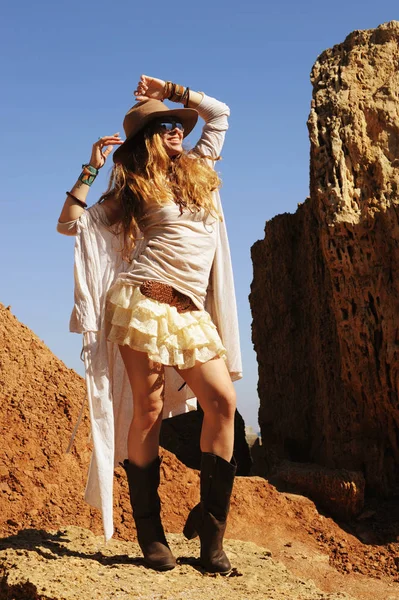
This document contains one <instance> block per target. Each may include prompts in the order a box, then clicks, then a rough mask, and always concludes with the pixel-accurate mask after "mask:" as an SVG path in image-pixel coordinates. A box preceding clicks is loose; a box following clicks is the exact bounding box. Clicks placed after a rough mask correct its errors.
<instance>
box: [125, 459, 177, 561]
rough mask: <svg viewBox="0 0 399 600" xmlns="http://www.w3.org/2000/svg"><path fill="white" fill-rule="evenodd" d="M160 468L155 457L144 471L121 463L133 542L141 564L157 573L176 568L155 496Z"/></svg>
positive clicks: (132, 465) (126, 462)
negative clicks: (134, 534)
mask: <svg viewBox="0 0 399 600" xmlns="http://www.w3.org/2000/svg"><path fill="white" fill-rule="evenodd" d="M160 464H161V461H160V459H159V457H158V458H156V459H155V460H154V461H153V462H152V463H151V464H149V465H148V466H147V467H144V468H143V467H138V466H137V465H135V464H133V463H131V462H129V461H128V460H125V461H124V463H123V468H124V469H125V471H126V475H127V480H128V483H129V492H130V503H131V505H132V509H133V518H134V522H135V524H136V530H137V540H138V542H139V545H140V548H141V550H142V552H143V555H144V562H145V563H146V565H147V566H148V567H151V568H152V569H156V570H157V571H167V570H169V569H173V568H174V567H175V566H176V559H175V557H174V556H173V554H172V552H171V551H170V548H169V546H168V542H167V541H166V538H165V533H164V530H163V527H162V523H161V501H160V499H159V495H158V487H159V481H160V476H159V467H160Z"/></svg>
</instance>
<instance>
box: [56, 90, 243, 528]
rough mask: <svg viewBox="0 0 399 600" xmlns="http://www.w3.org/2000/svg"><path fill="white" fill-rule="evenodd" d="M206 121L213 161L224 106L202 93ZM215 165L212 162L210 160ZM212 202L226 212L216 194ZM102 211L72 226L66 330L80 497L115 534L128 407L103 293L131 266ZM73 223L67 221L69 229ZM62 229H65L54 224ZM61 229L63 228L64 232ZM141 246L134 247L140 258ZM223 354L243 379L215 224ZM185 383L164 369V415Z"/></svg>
mask: <svg viewBox="0 0 399 600" xmlns="http://www.w3.org/2000/svg"><path fill="white" fill-rule="evenodd" d="M197 110H198V112H199V114H200V116H201V117H202V118H203V119H204V120H205V125H204V128H203V131H202V135H201V138H200V140H199V142H198V144H197V145H196V147H195V149H194V152H195V150H198V151H199V152H201V153H202V154H205V155H212V156H218V155H219V154H220V151H221V148H222V145H223V141H224V136H225V132H226V130H227V128H228V122H227V117H228V115H229V108H228V107H227V106H226V104H223V103H222V102H219V101H218V100H215V99H213V98H210V97H208V96H205V95H204V98H203V100H202V102H201V103H200V105H199V106H198V107H197ZM212 164H213V163H212ZM214 201H215V205H216V206H217V209H218V211H219V213H220V214H221V215H223V211H222V206H221V203H220V197H219V193H215V195H214ZM102 217H104V214H103V208H102V206H101V205H99V204H95V205H94V206H92V207H91V208H90V209H89V210H87V211H86V212H85V213H83V215H82V216H81V217H80V218H79V219H78V220H77V221H76V222H74V225H75V226H76V243H75V306H74V309H73V312H72V316H71V321H70V330H71V331H73V332H76V333H82V334H83V356H84V364H85V370H86V383H87V394H88V401H89V409H90V419H91V427H92V437H93V445H94V449H93V455H92V460H91V464H90V470H89V475H88V481H87V486H86V492H85V499H86V501H87V502H88V503H89V504H91V505H92V506H94V507H96V508H99V509H100V510H101V513H102V518H103V526H104V535H105V539H106V540H108V539H110V538H111V537H112V535H113V531H114V529H113V474H114V467H115V466H116V465H118V463H119V462H121V461H123V460H124V459H125V458H127V434H128V429H129V426H130V422H131V419H132V414H133V402H132V395H131V390H130V386H129V382H128V378H127V375H126V371H125V368H124V365H123V362H122V359H121V356H120V353H119V350H118V347H117V346H116V345H115V344H113V343H110V342H107V340H106V339H105V337H104V334H103V320H104V304H105V296H106V293H107V291H108V289H109V288H110V286H111V285H112V283H113V282H114V281H115V279H116V277H117V276H118V274H119V273H122V272H125V271H126V270H127V269H128V265H127V264H126V263H124V262H123V261H122V260H121V257H120V256H121V255H120V252H118V249H120V248H121V246H120V243H121V240H120V239H118V238H117V237H116V236H115V235H114V234H113V233H112V232H110V231H109V230H108V229H107V228H106V227H105V226H104V225H103V224H102ZM68 225H70V224H68ZM58 229H59V231H62V229H63V227H62V225H59V227H58ZM64 232H65V231H64ZM141 251H142V247H140V244H138V245H137V247H136V249H135V255H136V256H137V255H138V254H139V253H140V252H141ZM205 308H206V310H207V311H208V312H209V313H210V315H211V317H212V320H213V322H214V323H215V325H216V327H217V329H218V331H219V334H220V336H221V339H222V342H223V344H224V346H225V347H226V350H227V366H228V369H229V372H230V375H231V379H232V380H233V381H235V380H237V379H240V378H241V376H242V373H241V371H242V367H241V352H240V341H239V332H238V319H237V307H236V299H235V293H234V283H233V273H232V267H231V258H230V251H229V243H228V239H227V233H226V227H225V223H224V220H223V221H220V222H219V228H218V242H217V247H216V253H215V258H214V262H213V265H212V270H211V275H210V280H209V287H208V290H207V297H206V303H205ZM182 383H183V379H182V378H181V377H180V375H179V374H178V373H177V372H176V371H175V369H174V368H173V367H166V368H165V404H164V413H163V416H164V418H167V417H171V416H174V415H178V414H181V413H183V412H187V411H189V410H192V409H194V408H195V407H196V399H195V397H194V394H193V392H192V390H190V388H188V386H184V387H183V389H181V390H180V391H178V389H179V388H180V386H181V385H182Z"/></svg>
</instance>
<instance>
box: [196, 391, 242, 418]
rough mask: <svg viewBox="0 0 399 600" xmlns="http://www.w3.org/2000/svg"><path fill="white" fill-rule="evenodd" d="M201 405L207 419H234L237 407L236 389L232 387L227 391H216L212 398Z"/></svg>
mask: <svg viewBox="0 0 399 600" xmlns="http://www.w3.org/2000/svg"><path fill="white" fill-rule="evenodd" d="M200 404H201V407H202V410H203V411H204V415H205V416H206V417H219V418H220V417H222V418H224V419H227V420H231V419H234V415H235V411H236V406H237V398H236V393H235V389H234V387H233V386H231V388H229V389H226V390H220V391H215V392H214V393H213V394H212V396H210V397H208V398H207V399H206V400H205V401H204V402H202V403H201V402H200Z"/></svg>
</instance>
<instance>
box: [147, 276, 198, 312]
mask: <svg viewBox="0 0 399 600" xmlns="http://www.w3.org/2000/svg"><path fill="white" fill-rule="evenodd" d="M140 292H141V293H142V294H143V296H147V297H148V298H151V299H152V300H158V302H164V303H165V304H169V305H170V306H174V307H176V309H177V312H179V313H185V312H188V311H191V310H199V308H198V307H197V306H196V305H195V304H194V302H193V301H192V300H191V298H189V297H188V296H186V295H185V294H182V293H181V292H178V291H177V290H175V288H174V287H172V286H171V285H168V284H167V283H161V282H160V281H151V280H150V279H147V280H146V281H144V283H142V284H141V285H140Z"/></svg>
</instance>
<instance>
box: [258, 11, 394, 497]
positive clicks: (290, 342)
mask: <svg viewBox="0 0 399 600" xmlns="http://www.w3.org/2000/svg"><path fill="white" fill-rule="evenodd" d="M398 65H399V22H397V21H393V22H390V23H387V24H384V25H381V26H380V27H378V28H377V29H375V30H369V31H355V32H353V33H352V34H350V35H349V36H348V37H347V38H346V40H345V41H344V42H343V43H342V44H339V45H336V46H334V47H333V48H331V49H329V50H327V51H325V52H323V54H321V56H320V57H319V58H318V60H317V61H316V63H315V65H314V67H313V69H312V73H311V81H312V84H313V99H312V104H311V111H310V115H309V120H308V127H309V133H310V143H311V150H310V197H309V198H308V199H307V200H306V201H305V202H304V203H303V204H302V205H300V206H299V207H298V210H297V212H296V213H295V214H294V215H291V214H284V215H280V216H277V217H275V218H274V219H272V220H271V221H270V222H268V223H267V224H266V228H265V239H264V240H262V241H259V242H257V243H256V244H255V245H254V246H253V248H252V258H253V264H254V280H253V284H252V290H251V295H250V302H251V309H252V314H253V342H254V345H255V350H256V352H257V357H258V363H259V395H260V399H261V406H260V411H259V423H260V428H261V434H262V443H263V447H264V452H265V459H266V465H267V468H266V471H267V472H268V473H270V472H271V471H272V470H273V468H275V469H276V468H277V470H278V464H279V462H280V461H281V460H282V459H288V460H290V461H295V462H304V463H314V464H318V465H322V466H325V467H328V468H330V469H348V470H352V471H358V472H360V473H362V474H363V475H364V478H365V481H366V490H367V491H368V492H369V493H373V494H377V495H385V494H392V493H393V491H394V490H395V487H397V486H398V484H399V400H398V388H399V278H398V268H399V212H398V210H399V195H398V190H399V69H398Z"/></svg>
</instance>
